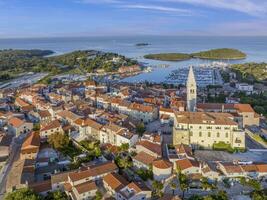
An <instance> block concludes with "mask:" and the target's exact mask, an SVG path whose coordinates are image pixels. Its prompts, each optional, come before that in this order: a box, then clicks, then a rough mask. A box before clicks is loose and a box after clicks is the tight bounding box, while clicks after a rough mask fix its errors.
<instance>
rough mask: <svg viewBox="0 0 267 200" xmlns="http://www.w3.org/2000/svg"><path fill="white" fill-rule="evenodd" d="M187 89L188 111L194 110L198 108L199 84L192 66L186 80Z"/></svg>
mask: <svg viewBox="0 0 267 200" xmlns="http://www.w3.org/2000/svg"><path fill="white" fill-rule="evenodd" d="M186 91H187V99H186V100H187V111H189V112H194V111H195V110H196V105H197V84H196V80H195V75H194V71H193V67H192V66H190V68H189V73H188V77H187V82H186Z"/></svg>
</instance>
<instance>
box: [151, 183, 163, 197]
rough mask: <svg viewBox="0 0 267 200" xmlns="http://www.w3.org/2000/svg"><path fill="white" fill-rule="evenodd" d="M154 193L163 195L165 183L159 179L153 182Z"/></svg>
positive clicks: (157, 195)
mask: <svg viewBox="0 0 267 200" xmlns="http://www.w3.org/2000/svg"><path fill="white" fill-rule="evenodd" d="M152 188H153V193H154V195H155V196H156V197H161V196H162V189H163V184H162V183H161V182H159V181H153V183H152Z"/></svg>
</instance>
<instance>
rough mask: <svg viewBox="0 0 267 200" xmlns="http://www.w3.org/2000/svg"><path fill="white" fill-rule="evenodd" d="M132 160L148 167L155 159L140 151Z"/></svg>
mask: <svg viewBox="0 0 267 200" xmlns="http://www.w3.org/2000/svg"><path fill="white" fill-rule="evenodd" d="M133 159H134V160H137V161H139V162H141V163H143V164H145V165H150V164H152V163H153V161H154V160H155V159H156V158H155V157H154V156H151V155H150V154H148V153H145V152H143V151H141V152H140V153H138V154H137V155H136V156H135V157H134V158H133Z"/></svg>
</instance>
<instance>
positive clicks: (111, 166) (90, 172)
mask: <svg viewBox="0 0 267 200" xmlns="http://www.w3.org/2000/svg"><path fill="white" fill-rule="evenodd" d="M117 169H118V167H117V165H116V164H115V163H113V162H106V163H102V164H99V165H94V166H91V167H90V168H89V169H87V170H84V171H78V172H70V173H69V178H70V179H71V180H72V181H78V180H81V179H85V178H88V177H94V176H97V175H101V174H105V173H108V172H113V171H115V170H117Z"/></svg>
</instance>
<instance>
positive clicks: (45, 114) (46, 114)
mask: <svg viewBox="0 0 267 200" xmlns="http://www.w3.org/2000/svg"><path fill="white" fill-rule="evenodd" d="M38 114H39V115H40V117H41V118H46V117H51V114H50V112H49V111H48V110H40V111H39V112H38Z"/></svg>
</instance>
